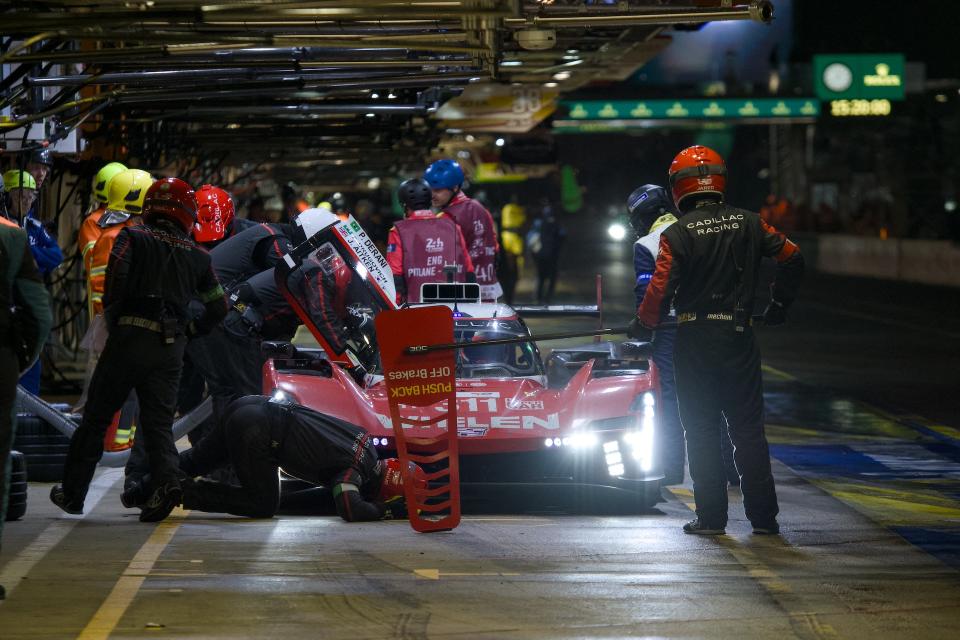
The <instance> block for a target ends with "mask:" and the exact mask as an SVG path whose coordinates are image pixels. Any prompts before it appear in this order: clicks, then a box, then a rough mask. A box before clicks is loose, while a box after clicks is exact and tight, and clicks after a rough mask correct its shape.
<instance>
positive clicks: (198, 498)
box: [180, 396, 385, 522]
mask: <svg viewBox="0 0 960 640" xmlns="http://www.w3.org/2000/svg"><path fill="white" fill-rule="evenodd" d="M227 462H229V463H231V464H232V465H233V468H234V470H235V471H236V473H237V477H238V478H239V480H240V486H235V485H230V484H225V483H220V482H212V481H210V480H203V479H200V480H194V481H186V482H184V484H183V489H184V496H183V506H184V508H186V509H195V510H198V511H207V512H213V513H232V514H234V515H238V516H246V517H249V518H270V517H273V515H274V514H276V512H277V509H278V508H279V505H280V477H279V474H278V473H277V469H278V467H280V468H283V471H284V472H285V473H287V474H288V475H291V476H294V477H296V478H299V479H301V480H304V481H306V482H310V483H312V484H317V485H325V486H327V487H330V488H331V489H332V490H333V494H334V499H335V501H336V506H337V513H339V514H340V517H342V518H343V519H344V520H347V521H348V522H355V521H368V520H379V519H380V518H382V517H383V515H384V513H385V507H384V505H383V503H381V502H378V501H376V496H377V493H378V491H379V488H380V482H381V479H382V476H383V472H382V470H381V463H380V461H379V459H378V457H377V452H376V450H375V449H374V447H373V444H372V443H371V442H370V438H369V437H368V435H367V432H366V431H364V430H363V429H361V428H360V427H357V426H355V425H352V424H350V423H349V422H344V421H343V420H338V419H337V418H333V417H331V416H327V415H324V414H322V413H318V412H316V411H313V410H311V409H308V408H307V407H302V406H300V405H297V404H292V403H278V402H274V401H271V400H270V398H267V397H264V396H248V397H246V398H242V399H240V400H238V401H237V402H234V403H233V404H232V405H230V408H229V409H228V410H227V415H226V418H225V420H224V421H223V423H222V424H220V425H218V426H217V427H216V429H215V430H214V431H213V432H211V433H210V434H209V435H207V436H206V437H204V438H203V439H202V440H201V441H200V442H199V443H197V446H195V447H193V448H192V449H189V450H187V451H185V452H183V453H182V454H181V455H180V468H181V470H182V471H184V472H185V473H186V474H187V475H188V476H191V477H196V476H200V475H205V474H207V473H209V472H210V471H212V470H214V469H216V468H217V467H219V466H220V465H222V464H224V463H227Z"/></svg>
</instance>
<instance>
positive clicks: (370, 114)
mask: <svg viewBox="0 0 960 640" xmlns="http://www.w3.org/2000/svg"><path fill="white" fill-rule="evenodd" d="M375 115H377V114H375V113H368V114H367V117H368V118H372V117H374V116H375Z"/></svg>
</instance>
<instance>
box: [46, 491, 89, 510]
mask: <svg viewBox="0 0 960 640" xmlns="http://www.w3.org/2000/svg"><path fill="white" fill-rule="evenodd" d="M50 502H52V503H53V504H55V505H57V506H58V507H60V508H61V509H63V510H64V511H66V512H67V513H69V514H71V515H75V516H81V515H83V501H80V502H77V501H76V500H73V499H71V498H68V497H67V494H66V493H64V492H63V487H61V486H60V485H59V484H56V485H54V486H52V487H51V488H50Z"/></svg>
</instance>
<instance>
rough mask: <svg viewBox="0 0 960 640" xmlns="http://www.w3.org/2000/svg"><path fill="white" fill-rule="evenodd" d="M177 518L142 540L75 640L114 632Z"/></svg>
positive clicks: (96, 639)
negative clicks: (144, 540) (105, 597)
mask: <svg viewBox="0 0 960 640" xmlns="http://www.w3.org/2000/svg"><path fill="white" fill-rule="evenodd" d="M187 513H189V512H187V511H183V510H182V509H180V508H177V509H175V510H174V512H173V515H175V516H180V518H181V519H182V518H183V517H185V516H186V514H187ZM181 519H178V520H173V521H170V520H164V521H163V522H161V523H160V524H158V525H157V528H156V529H154V531H153V533H152V534H150V537H149V538H147V541H146V542H144V543H143V546H142V547H140V550H139V551H137V554H136V555H135V556H134V557H133V559H132V560H131V561H130V564H128V565H127V568H126V569H125V570H124V572H123V574H122V575H121V576H120V578H119V579H118V580H117V583H116V584H115V585H114V587H113V589H112V590H111V591H110V595H108V596H107V599H106V600H104V602H103V604H102V605H100V608H99V609H97V612H96V613H95V614H93V618H91V619H90V622H88V623H87V626H86V627H84V628H83V631H81V632H80V635H78V636H77V640H106V639H107V638H109V637H110V634H111V633H113V630H114V629H116V628H117V625H118V624H119V623H120V620H121V618H123V614H124V613H126V611H127V609H128V608H129V607H130V604H131V603H132V602H133V599H134V598H135V597H136V596H137V593H138V592H139V591H140V587H141V586H143V582H144V580H146V579H147V576H148V575H149V574H150V572H151V571H152V570H153V566H154V564H156V562H157V559H158V558H159V557H160V554H161V553H163V550H164V549H166V548H167V545H168V544H170V541H171V540H173V536H174V535H175V534H176V533H177V530H178V529H179V528H180V524H181V522H182V520H181Z"/></svg>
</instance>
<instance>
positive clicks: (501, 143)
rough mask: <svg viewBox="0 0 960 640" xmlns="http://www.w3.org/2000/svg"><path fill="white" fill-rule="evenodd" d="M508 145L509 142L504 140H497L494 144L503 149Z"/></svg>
mask: <svg viewBox="0 0 960 640" xmlns="http://www.w3.org/2000/svg"><path fill="white" fill-rule="evenodd" d="M506 143H507V141H506V140H504V139H503V138H497V141H496V142H494V143H493V144H495V145H497V146H498V147H502V146H503V145H505V144H506Z"/></svg>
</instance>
